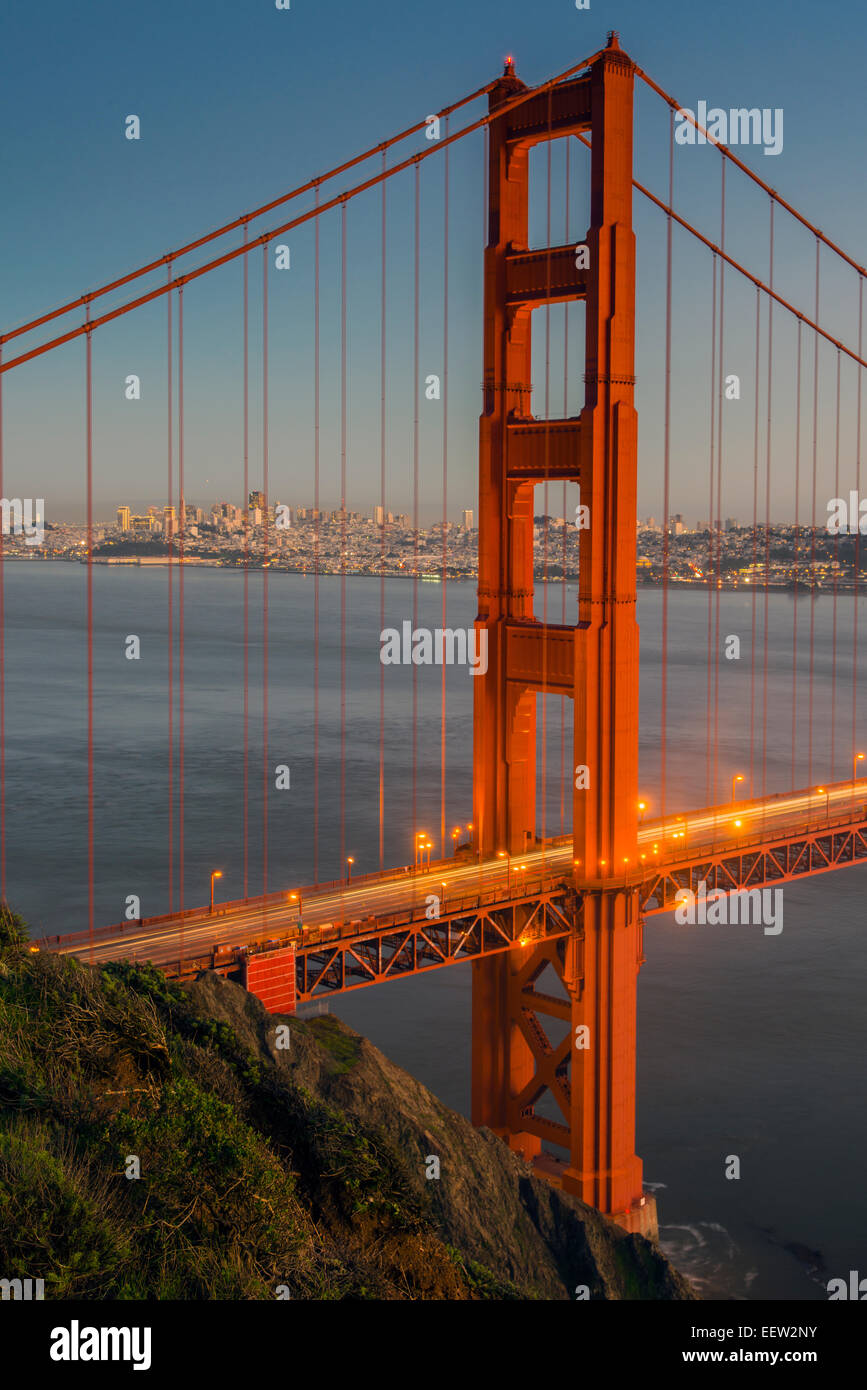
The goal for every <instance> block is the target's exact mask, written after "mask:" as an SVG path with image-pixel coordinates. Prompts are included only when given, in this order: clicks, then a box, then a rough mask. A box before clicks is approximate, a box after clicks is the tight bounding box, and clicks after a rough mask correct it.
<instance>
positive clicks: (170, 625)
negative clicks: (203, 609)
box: [165, 261, 175, 912]
mask: <svg viewBox="0 0 867 1390" xmlns="http://www.w3.org/2000/svg"><path fill="white" fill-rule="evenodd" d="M166 276H167V278H168V281H169V283H170V284H171V279H172V265H171V261H170V262H169V264H168V265H167V266H166ZM166 315H167V319H168V351H167V361H168V368H167V370H168V399H167V416H168V448H167V453H168V489H167V491H168V497H167V501H166V507H167V512H166V527H165V529H166V531H167V535H166V548H167V552H168V555H167V560H168V586H167V587H168V617H167V641H168V687H169V692H168V693H169V729H168V734H169V912H173V911H174V907H175V882H174V879H175V729H174V720H175V667H174V662H175V634H174V571H173V566H172V527H171V515H172V492H173V486H174V467H175V461H174V428H175V426H174V419H173V414H172V399H173V390H174V381H173V376H172V336H173V335H172V294H171V292H169V293H168V294H167V295H166Z"/></svg>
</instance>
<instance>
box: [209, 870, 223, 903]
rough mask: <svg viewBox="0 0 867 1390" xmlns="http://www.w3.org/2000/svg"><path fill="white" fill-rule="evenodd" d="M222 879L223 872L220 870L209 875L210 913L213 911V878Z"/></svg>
mask: <svg viewBox="0 0 867 1390" xmlns="http://www.w3.org/2000/svg"><path fill="white" fill-rule="evenodd" d="M222 877H223V870H222V869H215V870H214V872H213V873H212V874H211V911H212V912H213V910H214V879H215V878H222Z"/></svg>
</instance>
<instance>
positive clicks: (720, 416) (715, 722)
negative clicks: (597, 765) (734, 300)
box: [713, 159, 726, 805]
mask: <svg viewBox="0 0 867 1390" xmlns="http://www.w3.org/2000/svg"><path fill="white" fill-rule="evenodd" d="M720 168H721V170H722V186H721V192H720V250H721V251H723V252H725V245H726V162H725V160H724V159H723V160H721V161H720ZM725 273H726V263H725V256H724V255H722V256H720V264H719V371H718V377H717V381H716V382H715V384H714V390H715V391H716V392H717V393H718V397H719V405H718V408H717V450H716V519H717V541H716V593H715V595H714V598H715V603H714V658H713V665H714V696H713V800H714V805H716V804H717V802H718V801H719V658H720V588H721V583H722V468H723V393H722V392H721V391H720V387H719V382H720V379H721V378H723V377H724V376H725V363H724V359H723V352H724V348H725V302H726V301H725Z"/></svg>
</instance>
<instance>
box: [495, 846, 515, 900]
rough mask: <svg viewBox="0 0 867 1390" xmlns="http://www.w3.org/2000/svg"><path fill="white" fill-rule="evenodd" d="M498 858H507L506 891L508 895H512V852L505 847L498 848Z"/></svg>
mask: <svg viewBox="0 0 867 1390" xmlns="http://www.w3.org/2000/svg"><path fill="white" fill-rule="evenodd" d="M497 858H498V859H505V861H506V893H507V895H508V896H509V897H511V896H512V856H511V854H508V853H507V852H506V851H505V850H504V849H498V850H497Z"/></svg>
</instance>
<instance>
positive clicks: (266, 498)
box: [262, 242, 270, 918]
mask: <svg viewBox="0 0 867 1390" xmlns="http://www.w3.org/2000/svg"><path fill="white" fill-rule="evenodd" d="M262 501H263V502H264V506H263V508H262V523H263V543H262V893H263V894H265V893H267V892H268V787H269V778H270V773H269V769H268V506H269V496H268V243H267V242H265V243H264V244H263V246H262ZM263 918H264V906H263Z"/></svg>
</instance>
